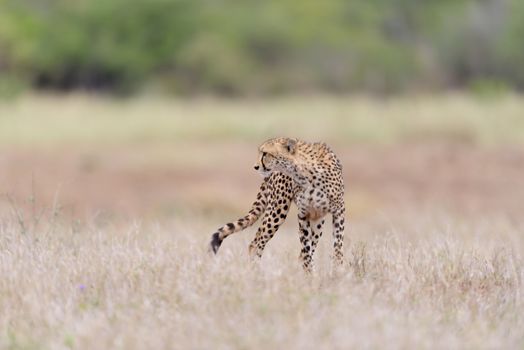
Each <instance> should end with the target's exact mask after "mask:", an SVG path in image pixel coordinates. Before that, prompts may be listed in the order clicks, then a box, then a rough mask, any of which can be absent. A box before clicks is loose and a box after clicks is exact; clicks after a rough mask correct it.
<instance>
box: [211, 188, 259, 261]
mask: <svg viewBox="0 0 524 350" xmlns="http://www.w3.org/2000/svg"><path fill="white" fill-rule="evenodd" d="M266 206H267V198H266V193H265V186H264V184H263V185H262V187H261V191H260V192H259V194H258V196H257V200H256V201H255V202H254V203H253V206H252V208H251V210H250V211H249V213H248V214H247V215H246V216H244V217H241V218H240V219H238V220H237V221H234V222H230V223H228V224H225V225H224V226H222V227H220V228H219V229H218V230H217V231H216V232H215V233H213V235H212V236H211V245H210V251H212V252H213V253H215V254H216V253H217V251H218V248H220V245H221V244H222V241H224V239H225V238H226V237H227V236H229V235H231V234H233V233H235V232H238V231H242V230H243V229H245V228H247V227H249V226H251V225H253V224H254V223H255V222H256V221H257V220H258V218H259V217H260V215H262V213H263V212H264V211H265V210H266Z"/></svg>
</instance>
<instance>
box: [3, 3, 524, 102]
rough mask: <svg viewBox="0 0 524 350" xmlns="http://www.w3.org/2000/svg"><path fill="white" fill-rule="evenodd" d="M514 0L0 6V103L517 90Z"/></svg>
mask: <svg viewBox="0 0 524 350" xmlns="http://www.w3.org/2000/svg"><path fill="white" fill-rule="evenodd" d="M523 38H524V1H522V0H425V1H420V0H352V1H348V0H329V1H310V0H264V1H258V0H245V1H234V0H74V1H73V0H0V94H3V95H6V94H7V95H9V94H14V93H16V92H17V91H19V90H21V89H23V88H24V87H28V86H32V87H35V88H46V89H59V90H69V89H74V88H81V89H88V90H100V89H101V90H108V91H113V92H117V93H130V92H134V91H137V90H138V89H145V88H148V87H149V88H160V89H163V90H167V91H170V92H175V93H195V92H216V93H221V94H229V95H236V94H277V93H281V92H286V91H311V90H322V91H330V92H348V91H354V90H359V91H362V90H363V91H369V92H376V93H391V92H399V91H409V90H414V89H417V90H418V89H427V90H434V89H444V88H472V90H473V91H476V90H478V89H481V90H482V91H483V92H484V91H485V90H486V87H496V90H497V91H503V90H509V89H522V88H524V65H523V64H522V62H524V40H523Z"/></svg>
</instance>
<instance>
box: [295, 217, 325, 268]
mask: <svg viewBox="0 0 524 350" xmlns="http://www.w3.org/2000/svg"><path fill="white" fill-rule="evenodd" d="M323 225H324V219H322V218H320V219H318V220H307V219H306V216H302V215H299V216H298V226H299V231H300V232H299V239H300V243H301V244H302V249H301V251H300V256H299V258H300V260H301V261H302V267H303V268H304V271H306V272H308V273H310V272H312V271H313V269H314V264H313V255H314V254H315V250H316V249H317V244H318V240H319V239H320V237H322V227H323Z"/></svg>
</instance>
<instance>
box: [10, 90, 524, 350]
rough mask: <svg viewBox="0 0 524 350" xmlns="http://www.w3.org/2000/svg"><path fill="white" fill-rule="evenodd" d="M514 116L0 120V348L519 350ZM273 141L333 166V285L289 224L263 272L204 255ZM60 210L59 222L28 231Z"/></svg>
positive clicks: (520, 276)
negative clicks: (345, 222)
mask: <svg viewBox="0 0 524 350" xmlns="http://www.w3.org/2000/svg"><path fill="white" fill-rule="evenodd" d="M523 111H524V99H523V98H522V97H521V96H506V97H504V98H502V99H500V100H488V101H484V100H477V99H475V98H473V97H471V96H465V95H448V96H437V97H431V96H426V97H424V96H419V97H404V98H397V99H392V100H382V101H380V100H374V99H370V98H366V97H351V98H342V97H337V98H334V97H321V96H320V97H319V96H316V97H311V98H304V97H300V98H290V99H283V100H278V99H276V100H270V101H233V100H227V101H226V100H213V99H198V100H192V101H191V100H186V101H180V100H174V101H173V100H167V99H165V98H155V97H143V98H138V99H134V100H128V101H115V100H110V99H103V98H100V97H96V98H94V97H89V96H85V95H84V96H79V95H73V96H67V97H64V96H28V97H24V98H22V99H20V100H18V101H15V102H13V103H5V102H2V103H0V149H1V150H2V152H1V154H0V168H2V173H0V175H1V176H0V193H10V194H12V198H13V199H12V200H5V198H0V349H4V348H5V349H172V348H175V349H259V348H260V349H272V348H275V349H284V348H286V349H287V348H290V349H347V348H358V349H360V348H372V349H382V348H391V349H406V348H413V349H420V348H435V349H457V348H464V349H478V348H490V349H493V348H504V349H511V348H524V295H523V294H524V289H523V288H524V287H523V282H524V281H523V280H524V262H523V256H524V221H523V220H522V218H521V213H522V208H523V205H522V190H521V189H522V188H523V183H522V176H521V174H522V169H524V154H523V153H522V150H521V148H522V147H521V146H519V145H522V144H523V143H524V124H523V123H524V119H523V118H522V116H523ZM297 125H299V126H300V127H297ZM286 134H287V135H294V136H298V137H302V138H304V139H308V140H324V141H328V142H330V143H333V144H335V146H336V149H337V152H338V153H339V155H340V157H341V159H342V160H343V162H344V166H345V171H346V174H345V175H346V176H347V185H348V186H347V188H348V197H347V198H348V207H349V212H350V217H349V219H350V220H349V222H350V227H349V230H348V232H347V240H346V244H347V245H346V259H347V261H346V262H347V264H346V266H345V268H344V271H342V272H341V273H340V274H338V275H334V274H332V273H331V271H330V261H329V260H330V259H329V254H330V252H331V250H330V245H331V239H330V234H329V229H327V230H326V232H325V237H323V238H322V239H321V242H320V246H319V250H318V252H317V256H316V262H317V270H316V272H315V274H314V275H313V276H305V275H304V273H303V272H302V270H301V269H300V266H299V262H298V261H297V255H298V251H299V243H298V238H297V233H296V232H295V231H296V226H297V224H296V222H295V220H292V219H289V220H288V222H286V224H285V225H284V226H283V227H282V229H281V230H280V231H279V233H278V235H277V236H276V237H275V238H274V239H273V240H272V241H271V242H270V244H269V246H268V248H267V250H266V252H265V255H264V257H263V259H262V260H261V261H260V262H259V263H250V262H249V260H248V257H247V249H246V247H247V244H248V242H249V240H250V238H251V237H252V235H253V230H251V231H250V232H249V233H241V234H238V235H235V236H233V237H231V238H228V240H227V241H226V242H225V243H224V244H223V247H222V248H221V251H220V252H219V255H218V256H217V257H214V258H213V257H210V256H209V255H208V254H207V244H208V242H209V239H210V234H211V233H212V232H213V231H214V230H215V229H216V227H217V226H219V225H221V224H223V223H225V222H226V221H227V220H230V219H233V218H234V217H227V218H226V216H229V215H230V214H231V216H233V214H234V215H240V214H241V213H242V212H244V211H246V210H247V209H248V207H247V206H248V205H249V203H250V200H251V199H252V198H254V196H255V193H252V191H256V188H257V183H258V181H259V178H258V177H255V174H253V173H252V171H251V170H249V169H251V164H252V162H253V156H254V153H253V152H255V148H256V145H257V144H258V143H259V142H260V141H262V140H264V139H266V138H267V137H270V136H272V135H286ZM428 139H430V141H431V142H429V143H426V141H427V140H428ZM363 144H364V145H363ZM65 145H66V146H67V147H65ZM486 145H489V146H490V147H485V146H486ZM501 146H502V147H501ZM61 184H64V185H63V186H61ZM57 192H59V197H60V199H62V198H63V199H65V200H66V201H65V203H66V204H65V207H64V208H63V210H62V211H60V210H59V207H55V209H56V211H53V212H51V213H47V212H45V213H44V215H43V216H40V209H41V208H42V207H49V206H51V205H53V203H55V198H56V194H57ZM35 193H36V195H35ZM40 196H42V197H43V198H41V197H40ZM35 197H38V201H35ZM27 198H29V200H27ZM16 201H18V202H17V203H19V204H16V203H15V202H16ZM191 201H193V202H191ZM191 203H193V204H194V205H193V206H191V205H190V204H191ZM19 205H20V206H22V207H23V208H24V209H22V208H20V209H18V208H19ZM164 206H166V207H167V208H171V207H172V209H169V210H166V214H165V215H157V216H147V215H146V214H145V213H148V212H149V210H151V209H152V208H153V209H154V208H164ZM127 207H130V209H128V210H129V211H128V212H127V211H126V210H125V208H127ZM74 208H77V211H74ZM133 208H135V209H136V210H133ZM191 208H193V209H191ZM195 208H201V209H202V208H207V209H205V210H203V209H202V210H200V209H199V210H196V209H195ZM224 208H229V209H228V210H224ZM182 209H183V210H182ZM469 209H471V210H469ZM162 210H163V209H162ZM404 211H405V212H404ZM105 213H114V214H115V216H114V217H112V216H109V218H108V216H107V214H105ZM467 213H469V214H467ZM59 214H63V216H62V215H59ZM83 215H85V217H87V218H86V219H84V221H85V222H83V223H80V222H77V221H74V220H75V219H76V218H78V217H80V218H83V217H84V216H83ZM295 215H296V214H293V215H290V216H289V217H290V218H293V217H295ZM128 217H135V218H137V219H139V220H140V219H141V220H146V221H145V222H144V223H140V222H139V223H136V224H130V223H128V222H127V223H125V224H122V223H118V221H119V220H122V218H124V219H125V218H128ZM69 220H73V221H72V222H68V223H66V221H69ZM157 220H159V221H157ZM156 222H158V223H156Z"/></svg>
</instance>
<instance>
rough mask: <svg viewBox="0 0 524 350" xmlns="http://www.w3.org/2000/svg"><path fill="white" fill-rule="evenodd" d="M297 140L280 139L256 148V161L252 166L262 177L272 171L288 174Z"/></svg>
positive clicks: (269, 141) (268, 141) (271, 140)
mask: <svg viewBox="0 0 524 350" xmlns="http://www.w3.org/2000/svg"><path fill="white" fill-rule="evenodd" d="M297 142H298V140H297V139H294V138H288V137H280V138H275V139H270V140H267V141H266V142H264V143H263V144H262V145H261V146H260V147H259V148H258V160H257V162H256V164H255V166H254V168H255V170H257V171H258V172H259V173H260V174H261V175H262V176H263V177H267V176H269V175H271V173H272V172H274V171H279V172H284V173H288V172H289V167H290V165H291V164H292V161H293V158H294V156H295V153H296V147H297Z"/></svg>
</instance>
